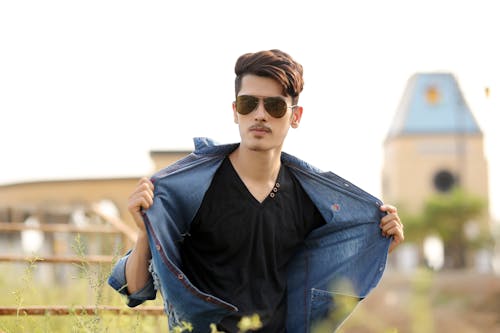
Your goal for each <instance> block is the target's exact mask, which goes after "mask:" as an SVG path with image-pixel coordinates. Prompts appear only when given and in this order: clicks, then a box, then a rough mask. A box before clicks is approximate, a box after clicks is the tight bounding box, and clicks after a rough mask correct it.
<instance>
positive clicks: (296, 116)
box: [290, 106, 304, 128]
mask: <svg viewBox="0 0 500 333" xmlns="http://www.w3.org/2000/svg"><path fill="white" fill-rule="evenodd" d="M303 110H304V109H303V108H302V106H297V107H295V109H294V110H293V112H292V119H291V123H290V126H292V128H297V127H299V124H300V119H302V111H303Z"/></svg>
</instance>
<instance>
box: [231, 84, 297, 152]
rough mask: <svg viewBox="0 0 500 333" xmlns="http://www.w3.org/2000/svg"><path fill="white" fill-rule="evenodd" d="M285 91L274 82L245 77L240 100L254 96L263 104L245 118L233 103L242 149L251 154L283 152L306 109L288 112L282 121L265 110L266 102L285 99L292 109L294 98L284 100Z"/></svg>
mask: <svg viewBox="0 0 500 333" xmlns="http://www.w3.org/2000/svg"><path fill="white" fill-rule="evenodd" d="M281 93H282V88H281V86H280V84H279V83H278V82H276V81H275V80H273V79H271V78H267V77H261V76H257V75H251V74H248V75H245V76H244V77H243V79H242V81H241V90H240V91H239V92H238V96H241V95H250V96H256V97H259V104H258V105H257V107H256V108H255V109H254V110H253V111H252V112H250V113H248V114H246V115H242V114H240V113H238V112H237V110H236V104H235V103H233V114H234V122H235V123H237V124H238V126H239V130H240V137H241V146H242V147H243V148H247V149H250V150H256V151H266V150H273V149H276V150H281V148H282V146H283V142H284V140H285V137H286V135H287V133H288V129H289V128H290V126H292V127H294V128H295V127H297V126H298V124H299V121H300V118H301V116H302V108H301V107H295V108H294V109H293V110H292V108H288V109H287V111H286V113H285V115H284V116H283V117H281V118H275V117H273V116H271V115H270V114H269V113H268V112H267V111H266V109H265V108H264V102H263V98H265V97H281V98H283V99H284V100H285V101H286V103H287V105H288V106H292V98H291V97H290V96H286V97H285V96H282V95H281Z"/></svg>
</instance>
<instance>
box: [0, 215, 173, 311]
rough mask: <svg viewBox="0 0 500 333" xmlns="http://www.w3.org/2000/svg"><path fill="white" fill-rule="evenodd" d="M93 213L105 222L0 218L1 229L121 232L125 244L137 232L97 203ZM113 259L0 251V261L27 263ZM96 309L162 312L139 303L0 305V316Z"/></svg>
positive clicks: (99, 262) (89, 262)
mask: <svg viewBox="0 0 500 333" xmlns="http://www.w3.org/2000/svg"><path fill="white" fill-rule="evenodd" d="M90 212H91V213H92V214H95V215H97V216H99V217H100V218H101V219H102V220H103V221H105V222H106V224H105V225H89V226H85V227H81V226H76V225H71V224H66V223H58V224H55V223H51V224H43V223H42V224H39V225H26V224H24V223H14V222H0V232H2V233H5V232H12V233H14V232H22V231H25V230H37V231H42V232H45V233H54V232H62V233H79V234H111V235H112V234H115V235H120V236H121V238H122V240H123V242H124V244H126V245H127V246H129V245H131V244H133V242H135V239H136V232H135V231H134V229H133V228H131V227H130V226H129V225H127V224H126V223H125V222H123V221H122V220H121V219H119V218H117V217H114V216H110V215H107V214H105V213H104V212H102V211H100V210H99V209H98V208H97V207H92V209H91V210H90ZM114 259H116V258H115V257H114V256H111V255H85V256H67V255H64V256H62V255H52V256H23V255H19V254H0V262H29V263H34V262H36V263H50V264H68V263H75V264H82V263H88V264H105V263H112V261H113V260H114ZM98 313H111V314H120V315H129V314H137V313H140V314H141V315H150V316H161V315H163V314H164V312H163V306H139V307H136V308H125V307H116V306H107V305H99V306H83V305H82V306H71V307H70V306H57V305H56V306H54V305H52V306H50V305H48V306H19V307H9V306H0V316H18V315H30V316H37V315H57V316H65V315H75V314H76V315H96V314H98Z"/></svg>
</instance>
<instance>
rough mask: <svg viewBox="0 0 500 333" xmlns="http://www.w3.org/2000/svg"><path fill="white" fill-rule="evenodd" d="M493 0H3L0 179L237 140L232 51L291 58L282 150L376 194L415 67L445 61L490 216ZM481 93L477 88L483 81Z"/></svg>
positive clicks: (98, 170) (498, 105)
mask: <svg viewBox="0 0 500 333" xmlns="http://www.w3.org/2000/svg"><path fill="white" fill-rule="evenodd" d="M496 7H497V4H496V2H495V1H494V0H491V1H484V0H475V1H439V0H434V1H428V0H426V1H396V0H394V1H387V0H383V1H371V0H366V1H313V0H310V1H305V0H303V1H290V0H288V1H272V0H259V1H206V0H197V1H123V0H120V1H104V0H99V1H69V0H64V1H52V0H47V1H2V2H0V115H1V123H0V124H1V127H0V156H1V158H0V161H1V162H0V183H12V182H18V181H26V180H41V179H54V178H57V179H59V178H75V177H76V178H80V177H109V176H142V175H147V174H149V173H150V172H151V162H150V160H149V155H148V153H149V150H151V149H191V148H192V143H191V138H192V137H194V136H209V137H212V138H214V139H216V140H217V141H220V142H232V141H238V140H239V136H238V131H237V127H236V125H234V124H233V122H232V115H231V112H232V111H231V102H232V100H233V94H234V92H233V89H234V88H233V82H234V81H233V80H234V72H233V68H234V63H235V61H236V58H237V57H238V56H239V55H241V54H243V53H246V52H255V51H260V50H264V49H271V48H279V49H282V50H284V51H285V52H288V53H290V54H291V55H292V56H293V57H295V58H296V59H297V60H298V61H299V62H300V63H302V65H303V66H304V69H305V82H306V83H305V89H304V92H303V94H302V96H301V100H300V104H301V105H303V106H304V116H303V119H302V123H301V126H300V128H299V129H297V130H293V131H292V130H291V131H290V135H289V138H288V142H287V143H286V146H285V150H286V151H287V152H290V153H293V154H296V155H297V156H299V157H301V158H303V159H305V160H307V161H309V162H310V163H312V164H314V165H316V166H318V167H320V168H322V169H324V170H331V171H334V172H335V173H337V174H339V175H341V176H343V177H344V178H347V179H349V180H350V181H352V182H353V183H355V184H357V185H359V186H361V187H363V188H364V189H366V190H368V191H369V192H371V193H373V194H375V195H377V196H379V195H380V173H381V166H382V156H383V154H382V153H383V150H382V148H383V146H382V144H383V140H384V138H385V135H386V133H387V130H388V128H389V126H390V124H391V121H392V117H393V116H394V112H395V110H396V107H397V105H398V103H399V100H400V98H401V94H402V92H403V90H404V88H405V85H406V80H407V79H408V78H409V77H410V76H411V75H412V74H414V73H415V72H420V71H435V70H439V71H450V72H453V73H454V74H455V75H456V77H457V78H458V79H459V84H460V85H461V88H462V90H463V92H464V94H465V98H466V100H467V101H468V103H469V105H470V106H471V108H472V110H473V112H474V114H475V116H476V118H477V120H478V122H479V124H480V126H481V127H482V129H483V131H484V133H485V144H486V147H485V151H486V155H487V158H488V161H489V167H490V180H491V184H490V188H491V189H490V190H491V206H492V208H493V214H494V215H495V216H496V217H497V218H499V217H500V210H499V209H498V208H499V207H500V193H499V192H500V172H499V170H500V159H499V157H498V153H496V154H494V153H493V148H492V147H494V146H495V145H498V143H500V135H499V134H498V132H499V131H498V130H497V128H496V127H498V113H499V112H500V96H499V94H500V93H499V91H500V50H499V48H498V32H499V31H500V20H499V19H498V11H497V10H496ZM486 86H488V87H490V89H491V96H490V98H488V99H487V98H485V94H484V88H485V87H486Z"/></svg>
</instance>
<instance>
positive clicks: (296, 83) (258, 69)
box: [234, 50, 304, 104]
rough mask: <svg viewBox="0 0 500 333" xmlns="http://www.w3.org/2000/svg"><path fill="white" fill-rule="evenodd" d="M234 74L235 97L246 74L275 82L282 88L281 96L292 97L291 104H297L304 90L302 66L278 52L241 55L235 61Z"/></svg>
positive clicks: (285, 54)
mask: <svg viewBox="0 0 500 333" xmlns="http://www.w3.org/2000/svg"><path fill="white" fill-rule="evenodd" d="M234 72H235V73H236V79H235V82H234V87H235V93H236V95H238V92H239V91H240V89H241V80H242V79H243V77H244V76H245V75H246V74H253V75H257V76H263V77H269V78H272V79H274V80H276V81H277V82H278V83H279V84H280V85H281V86H282V87H283V92H282V94H283V95H284V96H291V97H292V103H293V104H297V102H298V100H299V94H300V93H301V92H302V89H303V88H304V79H303V77H302V75H303V72H304V71H303V69H302V65H301V64H299V63H298V62H296V61H295V60H293V58H292V57H291V56H290V55H288V54H287V53H285V52H283V51H280V50H269V51H260V52H256V53H246V54H243V55H242V56H240V57H239V58H238V60H237V61H236V65H235V66H234Z"/></svg>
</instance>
